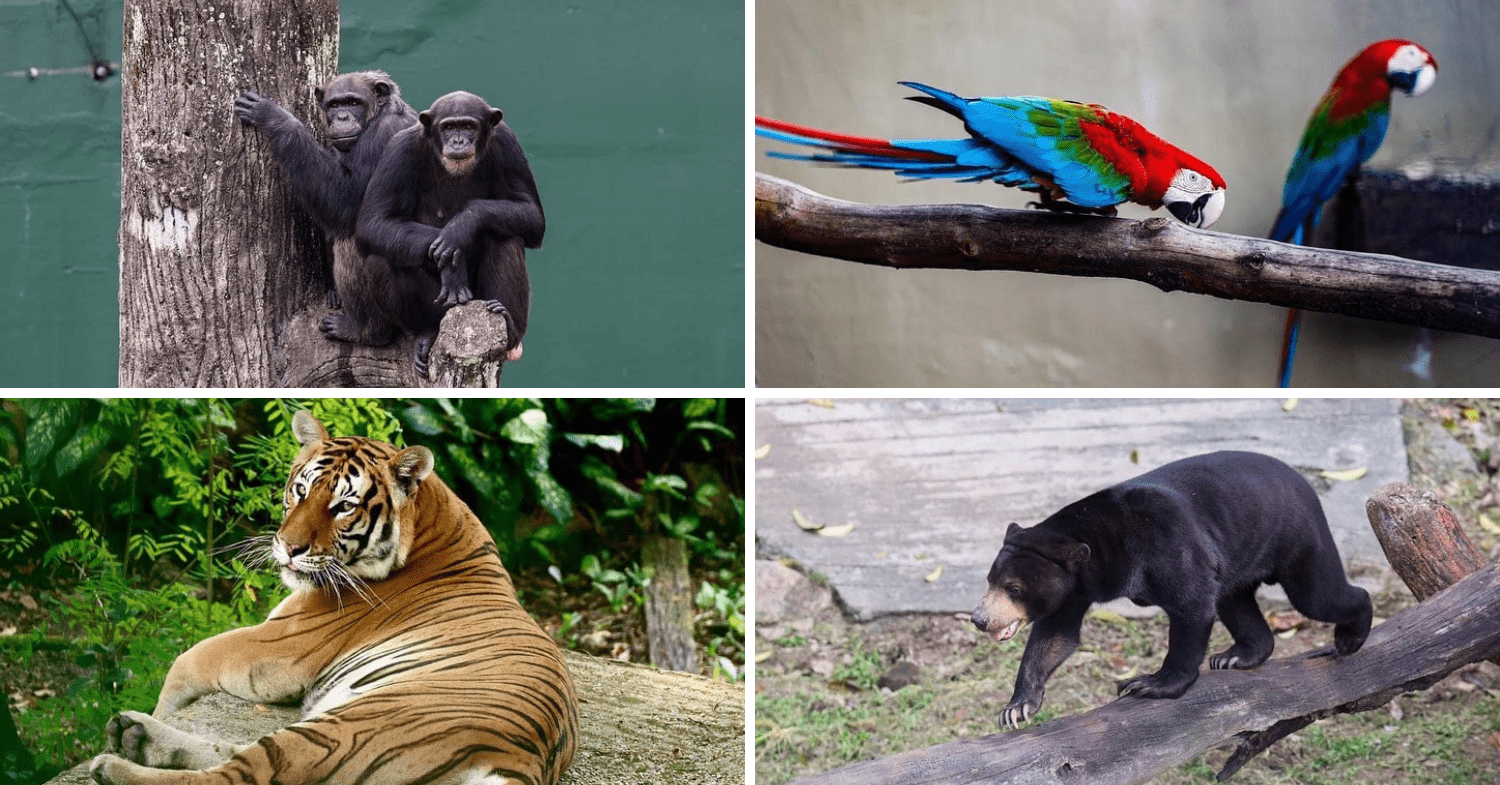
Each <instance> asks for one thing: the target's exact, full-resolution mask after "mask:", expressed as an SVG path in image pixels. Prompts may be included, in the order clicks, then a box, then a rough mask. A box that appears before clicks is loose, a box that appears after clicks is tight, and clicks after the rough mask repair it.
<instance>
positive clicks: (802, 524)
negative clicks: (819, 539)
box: [792, 507, 823, 532]
mask: <svg viewBox="0 0 1500 785" xmlns="http://www.w3.org/2000/svg"><path fill="white" fill-rule="evenodd" d="M792 520H793V521H794V522H795V523H796V524H797V528H799V529H801V530H802V531H805V532H815V531H817V530H819V529H821V528H823V524H821V523H813V522H812V521H809V520H808V519H807V516H805V515H803V514H802V511H801V510H799V509H797V508H796V507H793V508H792Z"/></svg>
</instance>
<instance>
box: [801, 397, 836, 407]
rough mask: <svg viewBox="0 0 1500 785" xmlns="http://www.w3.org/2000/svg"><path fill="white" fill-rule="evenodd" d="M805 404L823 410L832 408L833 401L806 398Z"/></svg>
mask: <svg viewBox="0 0 1500 785" xmlns="http://www.w3.org/2000/svg"><path fill="white" fill-rule="evenodd" d="M807 402H808V403H810V404H812V405H813V406H821V407H823V408H824V409H832V408H833V401H831V400H829V399H827V398H808V399H807Z"/></svg>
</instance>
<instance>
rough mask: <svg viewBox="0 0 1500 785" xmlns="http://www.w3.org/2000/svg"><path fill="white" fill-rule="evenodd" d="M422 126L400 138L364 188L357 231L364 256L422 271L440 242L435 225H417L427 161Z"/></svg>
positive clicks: (395, 139) (414, 127) (357, 238)
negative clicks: (374, 256)
mask: <svg viewBox="0 0 1500 785" xmlns="http://www.w3.org/2000/svg"><path fill="white" fill-rule="evenodd" d="M420 131H421V126H413V127H412V128H411V129H408V132H403V133H400V134H397V135H396V136H395V137H394V138H393V139H391V143H390V145H389V147H388V148H387V149H386V154H385V156H384V157H383V158H382V159H381V161H380V165H379V166H377V167H375V174H374V175H372V176H371V177H370V185H369V187H368V188H367V189H366V190H365V199H364V204H362V205H361V206H360V209H359V223H358V227H357V229H356V232H355V239H356V240H357V241H358V245H359V251H360V253H362V254H366V255H368V254H379V255H380V256H382V257H384V258H385V259H386V261H388V262H389V263H390V264H391V265H393V266H396V267H419V266H421V265H422V264H423V263H424V262H426V261H427V253H428V249H429V248H431V247H432V241H433V240H436V239H437V236H438V230H437V228H436V227H432V226H428V225H426V224H423V223H419V222H417V220H416V218H417V194H418V193H419V192H420V189H422V188H424V187H430V186H427V185H424V184H423V182H422V180H423V178H422V172H423V167H424V166H425V165H426V161H425V160H424V158H423V156H424V155H426V154H427V153H426V150H425V149H424V147H423V145H424V138H423V136H422V134H421V132H420Z"/></svg>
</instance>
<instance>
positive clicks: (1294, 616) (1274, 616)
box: [1266, 611, 1307, 632]
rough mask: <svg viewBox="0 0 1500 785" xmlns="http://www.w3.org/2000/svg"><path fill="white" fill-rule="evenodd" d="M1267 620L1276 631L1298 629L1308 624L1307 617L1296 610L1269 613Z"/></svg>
mask: <svg viewBox="0 0 1500 785" xmlns="http://www.w3.org/2000/svg"><path fill="white" fill-rule="evenodd" d="M1266 622H1267V623H1268V624H1270V625H1271V630H1272V631H1274V632H1285V631H1287V630H1298V629H1301V628H1303V627H1306V626H1307V617H1306V616H1303V615H1302V614H1300V613H1298V612H1296V611H1286V612H1285V613H1275V612H1272V613H1268V614H1266Z"/></svg>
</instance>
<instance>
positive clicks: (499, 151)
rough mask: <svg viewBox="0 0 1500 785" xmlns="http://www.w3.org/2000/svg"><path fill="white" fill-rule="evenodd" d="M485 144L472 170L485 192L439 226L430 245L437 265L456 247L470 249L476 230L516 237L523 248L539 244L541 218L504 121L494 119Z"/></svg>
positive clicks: (513, 137) (516, 145)
mask: <svg viewBox="0 0 1500 785" xmlns="http://www.w3.org/2000/svg"><path fill="white" fill-rule="evenodd" d="M489 148H490V149H489V150H488V151H486V155H485V156H484V159H483V162H482V163H481V164H480V166H481V167H483V168H482V169H481V171H480V172H478V173H476V176H478V177H482V178H484V180H485V184H486V186H487V187H486V189H485V190H486V191H487V192H488V194H489V196H490V198H486V199H473V200H470V201H469V203H468V204H467V205H465V206H464V209H463V210H461V211H459V213H458V214H457V215H455V216H453V219H452V220H450V221H449V222H448V223H447V224H446V225H445V226H444V227H443V231H442V234H441V235H440V236H439V237H438V239H437V242H435V243H434V244H433V247H432V257H433V259H435V260H436V261H437V263H438V266H439V267H444V266H445V265H446V264H447V263H448V261H449V260H451V259H453V258H455V256H456V255H458V254H461V253H462V252H469V251H473V250H476V249H475V248H474V241H475V240H476V239H478V237H479V234H480V233H481V232H485V233H488V234H490V235H492V236H494V237H496V238H504V237H520V238H521V240H522V241H523V242H525V244H526V247H527V248H540V247H542V235H543V233H544V232H545V231H546V228H547V227H546V218H545V216H544V215H543V213H542V200H541V197H540V196H538V195H537V191H536V179H535V178H534V177H532V175H531V167H530V166H528V165H527V163H526V154H525V153H523V152H521V143H520V142H519V141H518V140H517V139H516V135H515V134H514V133H512V132H511V130H510V126H507V125H506V124H504V123H500V124H499V125H497V126H495V130H494V132H493V136H492V137H491V138H490V143H489ZM471 255H472V254H471Z"/></svg>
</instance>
